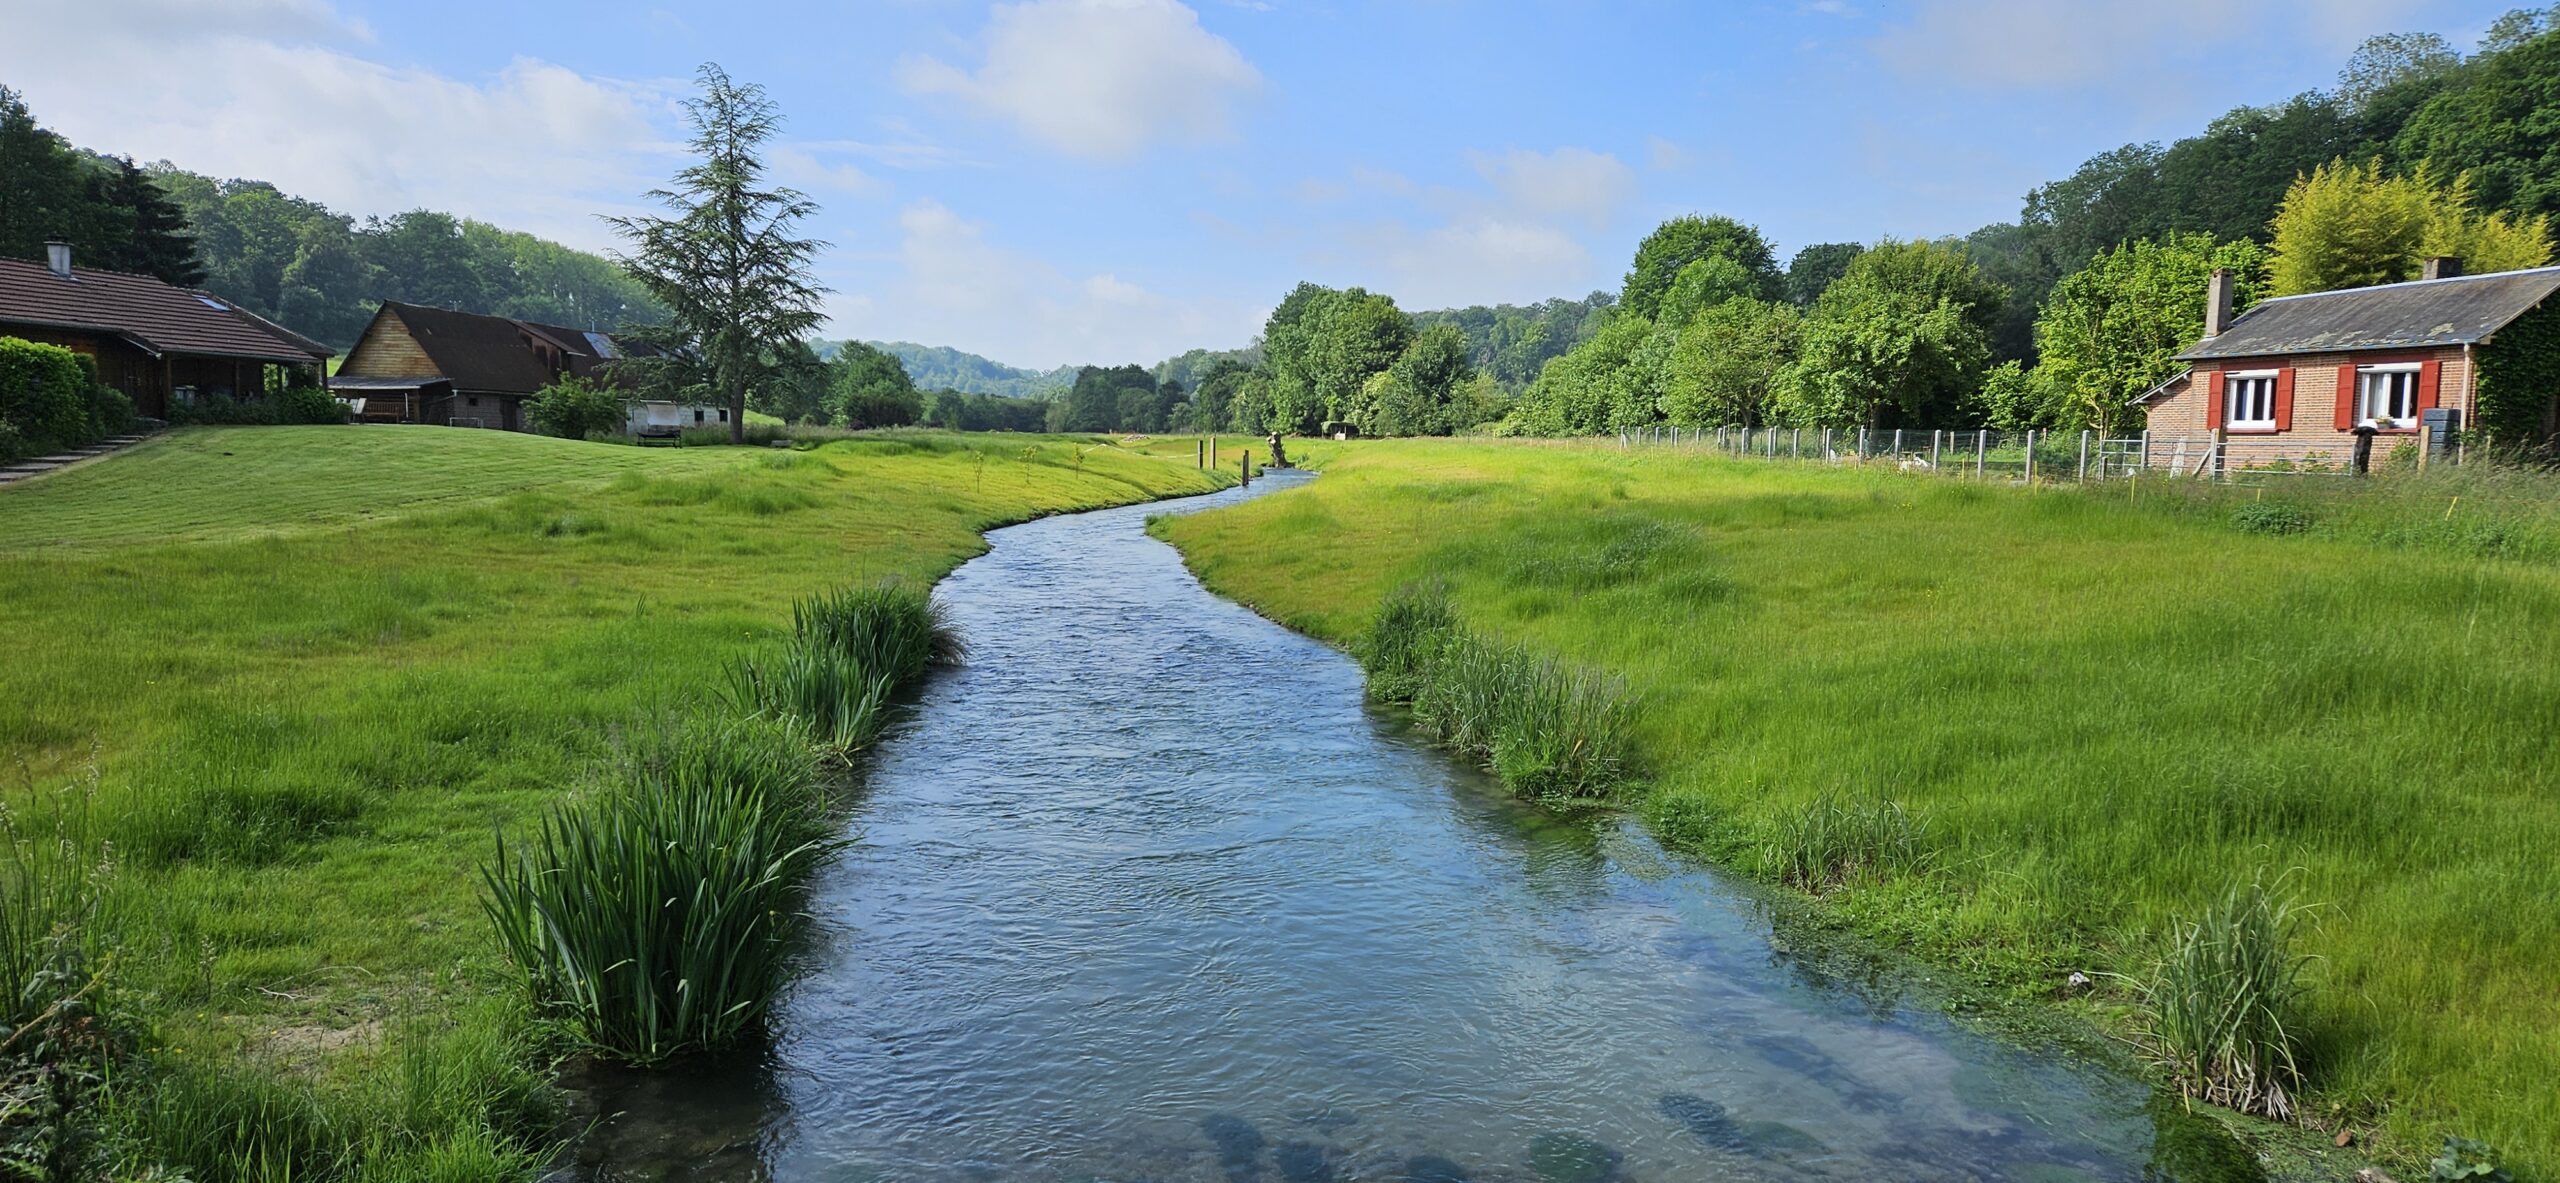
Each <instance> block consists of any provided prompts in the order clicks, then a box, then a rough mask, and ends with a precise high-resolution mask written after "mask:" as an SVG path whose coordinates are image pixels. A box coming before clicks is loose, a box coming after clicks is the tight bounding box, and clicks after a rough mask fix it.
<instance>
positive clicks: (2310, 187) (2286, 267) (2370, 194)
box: [2273, 158, 2551, 296]
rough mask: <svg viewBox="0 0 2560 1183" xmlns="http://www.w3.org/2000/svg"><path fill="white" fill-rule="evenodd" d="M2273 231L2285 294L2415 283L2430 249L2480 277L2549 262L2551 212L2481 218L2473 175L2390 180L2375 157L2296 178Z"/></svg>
mask: <svg viewBox="0 0 2560 1183" xmlns="http://www.w3.org/2000/svg"><path fill="white" fill-rule="evenodd" d="M2274 230H2275V244H2274V254H2275V259H2274V269H2273V281H2274V286H2275V294H2277V295H2280V296H2291V295H2299V294H2301V293H2304V292H2324V291H2334V290H2337V289H2340V288H2358V287H2370V286H2373V285H2375V284H2383V283H2400V282H2404V281H2407V280H2411V279H2415V278H2417V277H2418V274H2419V268H2420V266H2421V265H2422V264H2423V263H2424V262H2425V260H2426V259H2427V257H2428V256H2430V255H2455V256H2460V257H2461V258H2462V259H2463V262H2464V266H2465V267H2467V268H2468V269H2470V270H2471V271H2474V272H2480V273H2486V272H2492V271H2513V270H2517V269H2520V268H2526V267H2539V266H2542V265H2543V264H2545V263H2548V262H2550V261H2551V220H2550V217H2549V216H2548V215H2539V214H2538V215H2535V216H2533V217H2532V218H2529V219H2522V220H2519V219H2517V218H2515V217H2512V216H2510V215H2507V214H2504V213H2492V214H2482V213H2480V212H2478V211H2477V210H2475V209H2474V208H2473V204H2472V195H2471V185H2470V179H2469V178H2468V177H2467V176H2466V177H2457V178H2455V179H2454V182H2453V184H2451V185H2449V186H2440V185H2438V184H2437V182H2436V179H2435V176H2434V174H2433V172H2432V171H2431V170H2430V169H2429V168H2428V167H2427V166H2426V165H2424V164H2421V165H2419V166H2418V167H2417V168H2416V169H2414V170H2412V171H2411V172H2409V173H2408V174H2406V175H2403V176H2392V175H2389V174H2387V173H2385V172H2384V171H2383V167H2382V161H2381V160H2380V159H2379V158H2377V159H2375V160H2373V161H2371V162H2369V163H2367V164H2365V165H2363V166H2362V167H2357V166H2353V165H2348V164H2346V163H2344V162H2343V161H2337V162H2332V163H2330V164H2326V165H2323V166H2321V167H2320V168H2319V169H2317V170H2315V171H2313V172H2312V173H2311V174H2310V175H2309V176H2306V177H2303V178H2301V179H2300V180H2298V181H2296V182H2294V186H2293V188H2292V190H2291V191H2290V192H2288V193H2286V194H2285V199H2284V206H2283V208H2281V209H2279V210H2278V211H2277V212H2276V218H2275V225H2274Z"/></svg>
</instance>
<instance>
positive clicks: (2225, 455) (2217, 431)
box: [2213, 427, 2231, 481]
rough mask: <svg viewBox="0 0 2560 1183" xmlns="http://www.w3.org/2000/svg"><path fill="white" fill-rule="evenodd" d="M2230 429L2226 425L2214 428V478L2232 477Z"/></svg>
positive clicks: (2227, 478) (2226, 478) (2221, 479)
mask: <svg viewBox="0 0 2560 1183" xmlns="http://www.w3.org/2000/svg"><path fill="white" fill-rule="evenodd" d="M2229 431H2230V429H2229V428H2225V427H2217V428H2214V429H2213V478H2214V479H2215V480H2219V481H2227V480H2230V479H2231V436H2230V435H2229V434H2227V433H2228V432H2229Z"/></svg>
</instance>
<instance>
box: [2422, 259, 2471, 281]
mask: <svg viewBox="0 0 2560 1183" xmlns="http://www.w3.org/2000/svg"><path fill="white" fill-rule="evenodd" d="M2460 274H2462V256H2460V255H2430V256H2428V257H2427V265H2426V269H2425V270H2423V271H2420V272H2419V273H2418V278H2420V279H2451V278H2453V277H2454V276H2457V275H2460Z"/></svg>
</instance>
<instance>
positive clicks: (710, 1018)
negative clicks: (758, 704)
mask: <svg viewBox="0 0 2560 1183" xmlns="http://www.w3.org/2000/svg"><path fill="white" fill-rule="evenodd" d="M825 823H826V813H825V808H824V801H823V798H822V796H821V793H820V790H819V788H818V782H817V768H816V766H815V764H814V763H813V761H812V758H811V755H810V748H809V744H808V740H807V736H806V734H805V732H803V731H802V730H801V729H800V728H798V727H797V726H795V725H793V724H790V723H787V722H778V721H773V720H762V719H746V720H727V721H719V722H695V723H693V724H689V725H687V726H684V727H682V728H680V729H678V730H675V731H673V732H672V733H670V734H667V735H665V736H663V737H661V738H659V739H657V740H655V741H653V742H651V743H650V744H649V745H648V746H647V747H645V748H644V749H642V750H641V751H640V752H639V753H637V758H636V759H634V760H632V761H631V763H630V766H629V767H628V768H627V769H626V770H625V771H624V772H623V773H622V774H621V775H620V776H618V777H617V778H616V780H615V781H614V782H613V783H609V784H607V785H606V786H604V787H603V788H602V789H601V791H599V792H597V793H596V794H595V795H594V796H592V797H590V798H588V799H587V800H585V801H583V802H579V803H575V804H571V805H566V806H562V807H559V808H555V809H554V810H552V811H551V813H550V814H549V815H548V816H547V817H545V818H544V819H543V821H542V824H541V827H540V829H539V831H538V832H537V833H536V835H535V837H534V840H533V842H532V843H531V844H530V845H529V846H527V847H522V848H510V847H509V846H508V844H507V843H506V841H505V839H504V838H503V837H501V838H500V840H499V843H498V853H497V858H496V861H495V862H494V863H492V864H491V865H490V866H489V867H487V868H486V869H485V870H484V871H483V873H482V874H483V879H484V880H485V882H486V884H487V887H488V897H487V901H486V906H487V910H488V914H489V918H490V921H491V923H492V924H493V925H495V926H496V928H497V931H498V937H499V940H500V943H501V944H502V945H503V946H504V947H505V949H506V952H507V954H508V956H509V957H510V958H511V959H512V960H513V961H514V962H515V964H516V966H517V968H518V969H519V970H520V971H521V972H522V973H523V974H524V977H525V983H526V986H527V988H528V989H529V991H530V993H531V994H532V996H533V999H534V1001H535V1002H536V1004H537V1005H538V1006H539V1007H541V1008H542V1010H543V1011H544V1013H546V1014H547V1015H549V1016H551V1017H553V1018H554V1019H556V1020H557V1021H558V1022H560V1024H561V1025H562V1026H563V1027H564V1028H565V1029H566V1030H567V1031H569V1032H570V1033H571V1034H572V1035H574V1036H575V1037H576V1038H577V1039H578V1040H579V1041H581V1042H583V1043H585V1044H586V1045H587V1046H589V1047H590V1048H592V1049H593V1050H595V1051H596V1052H598V1053H600V1054H604V1055H608V1056H611V1057H614V1058H617V1059H622V1060H627V1061H630V1062H633V1063H641V1064H653V1063H661V1062H664V1061H666V1060H669V1059H673V1058H675V1057H678V1056H682V1055H686V1054H689V1053H693V1052H702V1051H714V1050H718V1049H720V1048H724V1047H727V1046H730V1045H732V1044H735V1043H736V1042H737V1041H738V1040H739V1039H741V1038H742V1037H744V1036H745V1035H746V1034H748V1033H750V1032H752V1031H754V1030H756V1029H757V1027H758V1025H759V1024H760V1023H761V1022H762V1020H763V1018H764V1015H765V1011H766V1009H767V1008H768V1007H770V1006H771V1005H772V1003H773V1000H774V999H775V997H776V996H778V995H779V994H780V992H781V989H782V987H783V985H784V984H785V983H786V982H787V981H788V980H789V977H790V961H791V955H792V950H793V943H794V941H795V940H796V939H797V937H798V935H799V933H800V931H801V929H802V928H803V927H804V926H805V924H806V918H805V917H804V916H803V914H802V913H801V911H800V907H799V903H800V901H799V896H800V893H801V891H802V889H803V888H804V886H805V885H806V884H807V882H808V879H809V876H810V874H811V873H812V872H813V871H814V870H815V869H816V867H817V864H818V863H819V861H820V860H821V859H823V858H824V857H826V855H827V854H828V852H829V851H831V850H832V849H833V848H834V847H835V846H836V845H837V844H836V842H834V841H833V840H831V839H830V838H828V837H827V836H826V824H825Z"/></svg>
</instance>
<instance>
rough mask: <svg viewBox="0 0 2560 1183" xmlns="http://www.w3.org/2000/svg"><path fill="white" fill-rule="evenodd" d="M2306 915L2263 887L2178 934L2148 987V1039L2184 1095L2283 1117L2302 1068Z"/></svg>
mask: <svg viewBox="0 0 2560 1183" xmlns="http://www.w3.org/2000/svg"><path fill="white" fill-rule="evenodd" d="M2301 921H2302V909H2301V908H2300V907H2298V906H2296V905H2294V904H2292V903H2289V902H2283V901H2279V900H2277V899H2276V898H2275V897H2274V896H2273V895H2272V894H2270V893H2269V892H2268V890H2267V888H2266V886H2265V885H2264V884H2261V883H2254V882H2253V883H2251V884H2249V885H2248V886H2246V887H2236V888H2233V889H2232V890H2231V891H2230V892H2229V893H2228V894H2226V895H2225V896H2224V897H2223V898H2222V899H2221V900H2220V901H2219V902H2217V903H2215V904H2214V905H2213V906H2212V907H2210V908H2207V909H2205V913H2204V915H2203V916H2202V917H2201V918H2199V919H2198V920H2197V921H2196V922H2195V923H2194V924H2191V925H2188V926H2187V927H2185V928H2183V929H2181V930H2179V932H2178V933H2177V935H2176V937H2175V939H2174V941H2173V942H2172V944H2171V946H2170V949H2169V954H2168V956H2166V957H2164V958H2162V959H2161V962H2160V964H2159V966H2158V967H2157V968H2156V969H2155V970H2154V971H2153V972H2152V976H2151V980H2150V981H2149V982H2148V983H2146V984H2145V985H2144V986H2143V989H2142V993H2143V996H2144V997H2143V1001H2144V1003H2145V1008H2146V1010H2147V1012H2148V1013H2147V1015H2146V1017H2145V1023H2146V1028H2145V1030H2144V1033H2143V1034H2144V1036H2145V1038H2146V1040H2147V1042H2148V1043H2149V1045H2150V1048H2151V1051H2152V1053H2153V1055H2155V1056H2156V1057H2158V1059H2159V1061H2160V1063H2161V1066H2162V1067H2164V1068H2166V1069H2168V1070H2169V1072H2170V1074H2171V1075H2172V1076H2173V1077H2174V1078H2175V1079H2176V1080H2177V1082H2178V1087H2179V1088H2181V1089H2182V1090H2184V1091H2185V1092H2186V1093H2187V1095H2189V1096H2192V1097H2197V1098H2201V1099H2203V1100H2205V1101H2207V1102H2210V1103H2212V1104H2216V1105H2221V1106H2225V1107H2227V1108H2231V1109H2237V1110H2239V1111H2240V1112H2243V1113H2256V1114H2263V1115H2265V1116H2267V1117H2272V1118H2276V1119H2278V1120H2283V1119H2287V1118H2290V1117H2292V1116H2293V1113H2294V1105H2293V1095H2294V1093H2295V1092H2296V1091H2297V1090H2299V1089H2300V1087H2301V1081H2302V1071H2301V1066H2300V1063H2299V1062H2298V1060H2297V1052H2298V1051H2299V1050H2300V1048H2301V1046H2302V1030H2301V1010H2302V999H2303V994H2304V985H2303V970H2304V968H2305V966H2306V965H2307V964H2308V961H2309V959H2308V958H2306V957H2304V956H2303V955H2301V954H2298V953H2296V952H2295V951H2294V946H2295V944H2296V939H2295V938H2296V936H2297V935H2298V933H2299V930H2300V928H2301Z"/></svg>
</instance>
